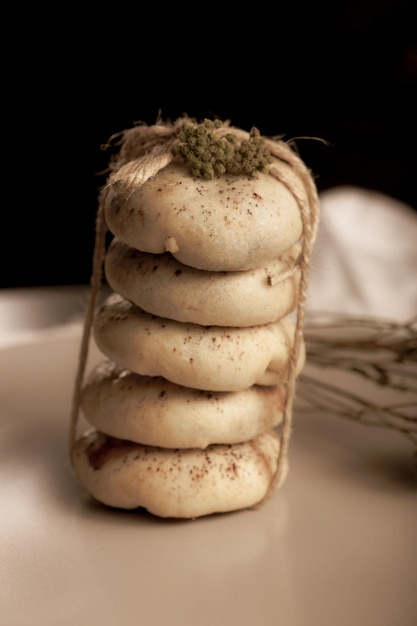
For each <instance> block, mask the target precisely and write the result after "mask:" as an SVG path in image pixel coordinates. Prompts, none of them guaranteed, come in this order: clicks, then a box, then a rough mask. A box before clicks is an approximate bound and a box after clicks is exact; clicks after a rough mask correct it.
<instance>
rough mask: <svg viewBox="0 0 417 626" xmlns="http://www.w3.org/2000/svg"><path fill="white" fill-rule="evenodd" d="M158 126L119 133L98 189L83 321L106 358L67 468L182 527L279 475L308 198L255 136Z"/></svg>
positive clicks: (105, 493)
mask: <svg viewBox="0 0 417 626" xmlns="http://www.w3.org/2000/svg"><path fill="white" fill-rule="evenodd" d="M165 128H166V127H164V126H163V125H157V126H155V127H146V128H142V127H139V128H136V129H132V135H128V136H127V138H125V144H124V153H123V150H122V152H121V154H122V157H121V160H120V161H119V162H118V164H117V167H116V168H115V171H114V172H113V174H112V175H111V176H110V177H109V182H108V184H107V185H106V186H105V188H104V190H103V193H102V211H103V215H104V218H105V223H106V228H108V230H109V231H110V233H111V235H112V238H111V241H110V243H109V245H108V246H107V250H106V252H105V255H104V270H105V278H106V280H107V283H108V285H109V286H110V288H111V292H112V293H111V295H110V296H109V297H108V298H107V299H106V300H105V301H104V302H103V303H102V304H101V306H100V307H98V308H97V309H96V310H95V311H94V316H93V318H92V332H93V336H94V340H95V342H96V345H97V347H98V349H99V350H100V352H101V353H102V354H103V361H102V362H100V363H99V364H98V365H97V366H96V367H95V368H94V369H93V370H92V371H90V372H89V374H88V376H87V377H86V380H85V381H84V382H83V384H82V388H81V389H80V394H79V405H80V408H81V410H82V412H83V414H84V416H85V418H86V420H87V421H88V422H89V424H90V425H91V428H90V429H89V430H88V431H87V432H85V433H84V434H82V435H81V436H79V437H77V438H75V439H74V441H73V442H72V444H71V461H72V466H73V468H74V471H75V473H76V475H77V476H78V478H79V480H80V481H81V483H82V484H83V485H84V486H85V487H86V489H87V491H88V492H89V493H90V494H91V495H92V496H93V497H94V498H95V499H97V500H98V501H100V502H102V503H104V504H106V505H109V506H112V507H117V508H124V509H134V508H137V507H143V508H145V509H147V510H148V511H149V512H150V513H153V514H155V515H157V516H160V517H173V518H187V519H189V518H196V517H199V516H202V515H208V514H211V513H219V512H226V511H233V510H238V509H244V508H248V507H254V506H256V505H258V504H259V503H260V502H262V501H263V500H264V499H265V498H266V496H267V495H268V494H269V492H270V490H271V485H272V484H274V480H275V479H276V476H277V472H278V461H279V457H280V454H279V453H280V444H281V441H280V435H279V428H278V427H279V425H280V424H281V422H282V419H283V414H284V411H285V408H286V407H287V410H288V405H291V403H288V402H287V399H288V398H287V395H288V393H289V380H288V377H289V376H290V375H291V376H292V377H293V378H294V377H295V376H297V374H298V373H299V372H300V370H301V369H302V367H303V365H304V360H305V349H304V344H303V341H302V339H301V340H298V341H296V339H297V337H298V335H297V332H296V326H295V321H294V316H293V315H292V314H293V313H294V311H296V309H297V307H298V306H299V297H300V277H301V275H302V272H301V269H300V267H301V266H300V258H301V256H302V252H303V241H304V239H305V235H303V232H304V229H305V225H304V224H303V218H302V212H301V211H300V198H301V204H302V205H303V204H304V205H306V204H307V202H308V193H307V192H306V190H305V187H304V185H303V182H302V180H301V179H300V177H299V176H298V174H297V172H296V171H295V170H294V167H293V165H292V164H290V163H288V162H285V161H284V160H282V159H279V158H276V157H274V156H273V155H272V154H271V153H270V152H269V151H268V150H267V149H266V148H265V143H264V140H263V139H262V138H261V137H260V135H259V133H258V132H257V131H256V129H254V130H253V131H252V132H251V133H250V134H249V133H245V132H244V131H241V130H240V129H234V128H229V127H228V126H227V125H215V124H214V123H211V122H210V123H208V122H205V123H204V124H197V123H193V122H191V121H185V122H184V121H182V123H181V125H174V127H169V131H170V132H168V130H166V133H165ZM152 131H154V134H152ZM165 134H166V135H167V136H166V137H165ZM144 136H145V139H144ZM181 138H182V143H181ZM135 142H136V144H135ZM203 144H204V145H203ZM135 145H136V146H139V147H136V148H135ZM196 145H197V148H198V149H196ZM202 145H203V148H205V152H204V150H203V148H201V146H202ZM132 146H133V148H132ZM230 146H231V148H232V149H231V148H230ZM190 147H191V152H192V158H191V159H190ZM132 149H133V150H135V149H136V150H137V154H138V155H139V156H137V154H133V155H132V154H131V153H130V152H129V150H132ZM207 149H208V152H209V155H211V158H210V159H209V158H208V157H207ZM221 149H222V150H223V151H222V150H221ZM216 150H217V152H216ZM203 153H204V154H205V156H203V157H202V158H200V159H198V155H200V156H201V154H203ZM231 153H232V156H230V154H231ZM225 154H226V155H228V157H227V158H226V159H225V158H224V155H225ZM248 154H249V157H250V158H246V157H245V155H246V156H247V155H248ZM196 155H197V156H196ZM213 155H214V156H213ZM222 155H223V158H222ZM228 159H229V160H228ZM232 161H233V164H232V165H230V164H231V163H232ZM224 163H226V165H224ZM236 163H238V165H236ZM207 164H208V166H209V168H210V169H209V171H207V167H206V166H207ZM204 168H206V169H204ZM277 172H279V175H278V174H277ZM296 343H297V345H296ZM294 351H295V354H294ZM291 359H292V361H293V364H292V367H291V363H292V361H291ZM289 410H291V409H289ZM281 465H283V467H281V471H280V472H279V480H275V485H274V486H278V485H280V484H282V482H283V480H284V478H285V475H286V471H287V462H286V459H281Z"/></svg>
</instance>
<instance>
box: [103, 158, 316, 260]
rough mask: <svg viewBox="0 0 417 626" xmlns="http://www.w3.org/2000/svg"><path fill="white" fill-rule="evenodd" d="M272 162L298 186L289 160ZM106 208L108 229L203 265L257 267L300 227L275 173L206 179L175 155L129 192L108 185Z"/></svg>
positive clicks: (147, 248) (145, 247)
mask: <svg viewBox="0 0 417 626" xmlns="http://www.w3.org/2000/svg"><path fill="white" fill-rule="evenodd" d="M273 165H274V168H275V169H277V168H280V169H282V171H283V173H284V174H285V178H286V179H287V180H290V181H293V182H294V185H295V186H296V187H297V189H299V190H300V181H299V179H298V177H297V176H296V175H295V174H294V172H293V170H292V168H291V167H290V166H289V165H287V164H285V163H283V162H281V161H278V160H274V164H273ZM300 193H303V190H302V189H301V190H300ZM304 195H305V193H304ZM104 212H105V217H106V222H107V225H108V228H109V230H110V231H111V232H112V233H113V234H114V235H116V236H117V237H118V238H119V239H121V240H122V241H123V242H124V243H126V244H127V245H129V246H131V247H132V248H135V249H136V250H141V251H142V252H150V253H154V254H161V253H164V252H171V253H172V255H173V256H174V257H175V258H176V259H178V261H180V262H181V263H183V264H184V265H189V266H190V267H194V268H197V269H201V270H209V271H236V270H248V269H253V268H255V267H259V266H260V265H262V264H264V263H267V262H269V261H272V260H273V259H276V258H278V257H279V256H280V255H281V254H282V253H283V252H284V251H286V250H288V249H289V248H291V246H293V245H294V244H295V243H296V242H297V241H298V240H299V239H300V237H301V235H302V230H303V228H302V218H301V215H300V209H299V205H298V203H297V200H296V199H295V197H294V196H293V195H292V193H291V192H290V191H289V189H288V187H287V186H286V184H284V183H283V182H280V181H279V180H278V179H277V178H275V176H273V175H271V174H268V173H264V172H259V173H258V174H257V175H256V176H254V177H251V176H227V175H224V176H221V177H219V178H213V179H210V180H207V179H204V178H196V177H194V176H192V175H191V174H190V172H189V170H188V168H187V166H186V165H184V164H182V163H180V162H178V161H176V160H173V161H172V162H171V163H169V164H168V165H167V166H166V167H164V168H162V169H161V170H160V171H158V172H157V173H156V174H155V175H154V176H151V177H150V178H149V179H148V180H146V181H145V182H143V183H142V184H141V185H140V186H139V187H138V188H137V189H135V190H134V191H133V192H132V193H129V194H126V186H125V184H123V183H122V182H119V183H114V184H113V185H111V186H110V187H109V188H108V190H107V193H106V197H105V201H104Z"/></svg>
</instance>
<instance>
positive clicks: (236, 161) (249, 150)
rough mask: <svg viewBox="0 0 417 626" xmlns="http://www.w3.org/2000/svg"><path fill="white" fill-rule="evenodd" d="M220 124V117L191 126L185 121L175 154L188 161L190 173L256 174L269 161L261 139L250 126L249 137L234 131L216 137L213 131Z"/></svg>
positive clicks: (210, 174) (196, 174) (213, 176)
mask: <svg viewBox="0 0 417 626" xmlns="http://www.w3.org/2000/svg"><path fill="white" fill-rule="evenodd" d="M221 126H223V123H222V122H221V121H220V120H214V121H212V120H208V119H206V120H204V122H203V124H201V125H197V126H193V125H192V124H188V123H185V124H183V126H182V127H181V128H180V130H179V133H178V141H179V143H178V144H177V145H176V146H175V148H174V154H175V156H178V157H179V158H180V159H181V161H183V162H184V163H188V165H189V167H190V170H191V173H192V175H193V176H196V177H199V178H207V179H211V178H215V177H219V176H222V175H224V174H229V175H248V176H256V173H257V172H258V171H265V169H266V166H267V165H268V164H269V163H270V162H271V159H272V157H271V153H270V152H269V150H267V149H266V148H265V145H264V143H265V141H264V138H263V137H262V136H261V134H260V132H259V130H258V129H257V128H255V127H253V128H252V129H251V131H250V134H249V139H247V140H246V139H244V140H241V141H239V139H238V137H237V136H236V135H235V134H233V133H227V134H226V135H224V136H223V137H219V138H216V137H215V134H214V132H213V131H214V130H215V129H217V128H220V127H221Z"/></svg>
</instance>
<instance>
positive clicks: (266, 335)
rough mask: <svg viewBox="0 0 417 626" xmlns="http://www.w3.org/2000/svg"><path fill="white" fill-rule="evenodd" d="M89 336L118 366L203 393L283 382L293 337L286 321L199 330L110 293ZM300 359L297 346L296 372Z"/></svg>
mask: <svg viewBox="0 0 417 626" xmlns="http://www.w3.org/2000/svg"><path fill="white" fill-rule="evenodd" d="M93 333H94V338H95V341H96V344H97V347H98V348H99V350H100V351H101V352H102V353H103V354H104V355H105V356H106V357H107V358H108V359H110V360H112V361H114V362H115V363H117V364H119V365H121V366H122V367H124V368H126V369H128V370H131V371H132V372H135V373H136V374H142V375H144V376H162V377H163V378H166V379H167V380H169V381H171V382H174V383H176V384H178V385H184V386H185V387H193V388H195V389H204V390H209V391H239V390H242V389H247V388H249V387H251V386H252V385H255V384H259V385H277V384H280V383H282V382H284V381H285V378H286V374H287V370H288V363H289V358H290V351H291V349H292V345H293V343H294V335H295V332H294V325H293V323H292V322H291V321H290V320H289V319H288V318H283V319H282V320H280V321H278V322H274V323H271V324H264V325H262V326H252V327H250V328H235V327H223V326H200V325H198V324H191V323H181V322H176V321H174V320H168V319H166V318H163V317H157V316H155V315H151V314H149V313H145V312H144V311H143V310H142V309H140V308H139V307H137V306H135V305H134V304H132V303H131V302H129V301H128V300H126V299H125V298H123V297H122V296H120V295H119V294H116V293H113V294H111V295H110V296H109V297H108V298H107V299H106V300H105V302H104V303H103V304H102V305H101V307H100V308H99V310H98V311H97V313H96V315H95V318H94V323H93ZM304 360H305V348H304V344H303V345H302V350H300V356H299V360H298V366H297V370H298V371H300V370H301V368H302V367H303V365H304Z"/></svg>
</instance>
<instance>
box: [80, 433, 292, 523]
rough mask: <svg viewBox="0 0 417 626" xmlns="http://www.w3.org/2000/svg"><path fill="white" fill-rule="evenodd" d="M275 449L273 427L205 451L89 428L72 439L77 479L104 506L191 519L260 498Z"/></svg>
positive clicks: (247, 504)
mask: <svg viewBox="0 0 417 626" xmlns="http://www.w3.org/2000/svg"><path fill="white" fill-rule="evenodd" d="M278 453H279V438H278V436H277V434H276V433H275V432H274V431H273V430H272V431H269V432H268V433H265V434H263V435H260V436H259V437H257V438H255V439H254V440H252V441H250V442H246V443H239V444H234V445H212V446H209V447H208V448H206V449H205V450H199V449H187V450H168V449H165V448H158V447H152V446H143V445H141V444H135V443H131V442H126V441H121V440H119V439H115V438H113V437H108V436H107V435H103V434H102V433H100V432H98V431H96V430H93V431H89V432H87V433H85V434H84V435H83V436H81V437H80V438H79V439H78V440H77V441H76V442H75V444H74V445H73V449H72V454H71V460H72V466H73V469H74V472H75V474H76V476H77V477H78V479H79V480H80V482H81V483H82V484H83V485H84V487H85V488H86V489H87V491H88V492H89V493H90V495H92V496H93V497H94V498H95V499H96V500H98V501H99V502H101V503H103V504H105V505H108V506H111V507H115V508H122V509H136V508H138V507H143V508H145V509H146V510H147V511H149V512H150V513H152V514H154V515H157V516H159V517H164V518H169V517H172V518H184V519H190V518H196V517H201V516H203V515H210V514H212V513H222V512H227V511H236V510H239V509H244V508H249V507H252V506H255V505H256V504H258V503H260V502H261V501H262V500H263V498H264V497H265V496H266V495H267V493H268V490H269V488H270V485H271V482H272V479H273V475H274V472H275V471H276V468H277V461H278ZM285 469H286V471H287V470H288V467H286V468H285ZM285 474H286V472H285V473H284V475H283V480H284V479H285ZM283 480H282V481H281V484H282V482H283ZM277 486H280V485H277Z"/></svg>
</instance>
